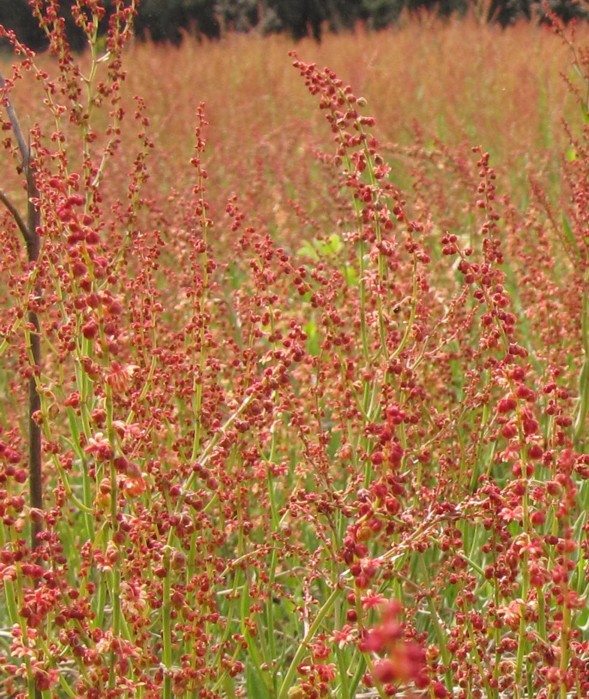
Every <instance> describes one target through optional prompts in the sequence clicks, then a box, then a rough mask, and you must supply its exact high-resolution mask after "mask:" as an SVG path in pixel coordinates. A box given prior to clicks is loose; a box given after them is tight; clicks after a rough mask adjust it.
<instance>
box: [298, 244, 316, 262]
mask: <svg viewBox="0 0 589 699" xmlns="http://www.w3.org/2000/svg"><path fill="white" fill-rule="evenodd" d="M297 255H299V256H301V257H310V258H311V259H312V260H315V261H316V262H317V261H318V260H319V255H318V254H317V251H316V250H315V248H314V247H313V244H312V243H310V242H309V241H308V240H306V241H305V242H304V243H303V245H301V247H300V248H299V249H298V250H297Z"/></svg>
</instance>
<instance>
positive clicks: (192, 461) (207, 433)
mask: <svg viewBox="0 0 589 699" xmlns="http://www.w3.org/2000/svg"><path fill="white" fill-rule="evenodd" d="M31 4H32V6H33V8H34V9H35V12H36V16H37V18H38V20H39V23H40V25H41V27H42V28H43V29H44V30H45V31H46V32H47V36H48V37H49V38H50V53H51V56H52V57H36V56H34V55H33V54H32V52H30V51H29V50H28V49H27V48H26V47H24V46H22V45H21V44H19V42H18V41H17V40H16V38H15V37H14V36H13V35H11V34H10V33H9V32H6V31H4V32H3V35H4V36H6V37H8V38H9V39H10V41H11V42H12V44H13V47H14V49H15V50H16V52H17V53H18V54H19V55H20V59H19V61H18V62H16V63H15V64H14V65H13V66H12V68H11V72H10V73H8V72H6V73H5V76H4V83H3V85H2V94H3V105H4V108H5V116H4V121H3V129H4V132H5V140H4V141H3V145H4V152H5V159H4V162H5V166H4V168H3V172H4V176H3V182H4V184H3V187H2V191H1V192H0V200H1V201H2V204H3V205H4V211H3V213H2V227H1V230H0V243H1V245H2V250H3V255H2V257H1V258H0V259H1V263H0V264H1V270H2V282H1V283H2V293H3V299H4V303H3V305H2V307H1V308H0V327H1V339H2V342H1V344H0V353H1V356H2V373H1V376H2V380H1V383H0V395H1V397H2V410H1V412H0V489H1V490H0V514H1V515H2V520H1V524H0V537H1V538H0V545H1V553H0V573H1V579H2V583H3V590H4V603H3V606H2V607H1V608H0V620H1V621H0V626H1V629H2V635H1V637H0V638H1V645H0V667H1V669H2V677H3V679H2V689H1V690H0V691H1V692H2V693H3V696H7V697H13V696H14V697H43V698H44V699H47V698H49V697H59V698H61V697H88V698H99V697H100V698H102V697H113V698H114V697H131V696H133V697H142V698H145V699H148V698H153V699H156V698H157V699H159V698H161V697H163V698H164V699H169V698H170V697H172V696H177V697H203V698H204V697H208V698H211V699H212V698H213V697H228V698H229V697H239V696H245V697H252V698H254V699H258V698H259V699H270V698H274V697H278V699H303V698H310V699H311V698H318V697H321V696H334V697H341V698H342V699H352V698H353V697H386V696H394V695H396V696H405V697H410V696H412V697H427V698H429V699H434V698H436V697H437V698H441V697H451V696H452V697H457V698H458V697H459V698H461V699H467V698H470V697H473V698H476V697H487V698H488V697H496V698H499V697H517V698H519V699H522V698H523V697H527V698H528V699H531V697H538V698H541V699H548V698H552V699H556V698H557V697H558V698H559V699H564V698H565V697H586V696H589V665H588V663H589V645H588V644H589V637H588V632H587V627H588V621H589V611H588V610H587V602H586V597H587V566H586V560H587V556H588V555H589V551H588V548H587V541H588V539H587V531H588V527H589V524H587V522H586V512H587V509H588V505H589V503H588V492H587V484H586V479H587V477H588V476H589V457H588V456H587V412H588V406H589V380H588V372H589V369H588V367H589V279H588V271H587V253H588V250H587V230H588V220H587V201H588V193H589V185H588V184H587V183H588V182H589V172H588V170H587V168H588V165H587V163H588V162H589V152H588V143H589V142H588V139H587V136H588V131H587V126H586V123H585V122H584V117H586V114H587V104H586V101H585V95H586V92H585V91H586V88H587V85H588V84H589V52H587V51H586V50H584V49H581V48H578V47H577V44H576V43H575V41H574V39H573V38H572V37H571V35H570V34H568V33H567V31H565V29H564V28H563V27H559V26H557V27H556V29H557V32H558V33H559V34H560V35H561V37H562V38H563V39H564V40H565V45H566V44H567V43H568V46H569V48H570V49H571V51H572V52H571V54H570V55H571V60H572V65H573V67H574V68H575V69H576V71H577V73H578V76H580V80H581V81H580V82H579V80H578V77H577V78H575V79H573V78H569V89H570V94H571V95H572V96H573V98H574V99H576V101H577V103H578V104H577V115H578V116H577V118H576V121H575V119H574V116H573V118H571V117H570V116H569V121H568V125H567V126H566V128H565V129H564V131H563V133H564V136H565V141H564V142H563V146H562V158H561V159H560V160H559V161H558V166H556V165H554V164H550V165H547V164H546V162H545V160H543V159H542V158H539V160H538V163H537V167H536V168H535V169H534V168H533V167H531V166H530V167H529V168H528V170H529V172H528V176H527V178H525V180H524V181H521V180H517V181H514V180H513V176H512V173H511V174H510V173H509V172H507V171H506V170H505V169H502V165H501V163H500V162H499V163H498V164H495V162H494V161H493V160H492V158H491V157H490V154H489V152H488V150H486V149H485V148H483V147H481V146H478V145H472V144H471V145H470V146H469V147H466V146H465V145H464V142H462V143H451V144H448V143H445V142H444V141H443V140H442V139H440V138H439V137H438V135H437V134H435V133H434V132H432V131H431V130H428V129H427V128H426V127H424V126H419V125H415V126H413V127H412V129H411V134H412V141H411V142H410V143H408V142H405V143H400V142H399V143H390V142H381V141H380V140H379V138H378V134H379V132H378V130H377V125H376V123H375V120H374V118H373V117H371V116H367V115H366V113H365V110H366V100H365V99H364V98H361V97H357V96H356V95H355V93H354V91H353V89H352V88H351V87H350V86H348V85H346V84H345V83H344V82H342V81H341V80H340V79H339V78H338V77H337V76H336V74H335V73H334V72H333V71H332V70H330V69H327V68H324V69H320V68H318V67H317V65H315V64H314V63H306V62H305V61H303V60H302V59H300V58H299V57H298V56H297V55H296V54H293V55H292V60H293V63H294V66H295V68H296V70H297V71H298V73H299V74H300V76H301V78H302V81H303V82H304V84H305V85H306V86H307V88H308V91H309V92H310V93H311V95H312V97H313V99H314V100H315V102H316V105H317V107H319V109H320V111H321V112H322V113H323V114H324V116H325V117H326V119H327V123H328V127H329V129H330V130H331V135H332V137H333V143H332V145H331V146H328V147H325V148H322V149H321V148H318V149H317V153H316V154H315V155H316V156H317V157H316V159H315V160H314V161H313V162H312V163H310V164H309V165H308V169H307V170H305V171H304V172H303V173H302V174H300V180H298V181H295V180H292V179H291V178H292V177H293V176H294V174H296V172H297V170H298V171H300V169H301V168H305V167H307V166H306V165H304V164H297V165H296V166H295V167H294V168H293V167H292V164H291V163H290V162H287V161H286V159H285V160H281V159H280V157H275V155H276V153H278V156H280V155H281V154H282V153H281V151H280V148H279V146H280V147H282V146H284V149H285V152H286V151H289V149H291V148H292V147H293V144H295V145H296V144H297V142H298V140H299V138H301V139H302V138H303V137H302V136H300V134H296V133H295V134H294V135H293V134H289V133H286V134H283V133H280V132H279V131H278V132H276V131H275V132H273V136H274V137H275V138H276V139H277V142H278V143H279V146H276V145H275V142H274V141H273V138H272V134H271V135H270V136H267V137H266V138H265V139H263V140H262V141H261V142H260V149H261V150H260V153H264V152H265V153H267V159H264V157H263V156H262V155H260V156H259V158H257V159H256V160H255V162H254V161H252V162H245V163H244V159H243V158H242V157H241V158H237V159H236V160H235V161H234V162H231V161H225V160H224V159H225V158H229V156H230V153H229V151H228V150H227V149H226V150H223V149H222V146H218V150H217V151H215V148H216V145H215V144H214V143H212V144H207V133H208V127H209V125H208V124H207V115H206V114H207V113H206V110H205V107H204V106H203V105H200V106H198V107H197V108H196V112H195V114H194V131H193V151H192V154H191V155H189V156H187V157H186V163H182V162H179V161H178V157H177V155H178V154H177V153H175V154H174V155H173V156H172V155H171V153H170V151H169V150H166V148H162V147H161V145H159V144H158V142H157V139H156V138H155V135H156V133H159V135H160V136H161V137H162V138H165V137H166V133H164V132H165V131H166V130H167V128H164V127H159V128H156V127H155V126H153V118H152V116H150V111H151V109H153V105H154V103H156V102H157V99H158V98H159V94H158V92H159V90H161V91H162V93H163V95H164V96H165V97H167V98H169V95H167V93H166V78H167V76H162V75H153V74H151V75H150V76H149V78H150V81H151V83H152V85H151V90H150V93H149V94H144V95H143V96H130V94H129V93H128V91H127V89H126V86H127V81H126V73H125V71H124V69H123V64H124V60H127V58H128V59H129V61H130V62H131V63H132V62H133V52H131V53H130V54H129V55H128V56H127V54H125V52H124V47H125V44H126V42H127V41H128V40H129V38H130V34H131V26H132V18H133V13H134V9H135V8H134V4H133V3H131V4H124V3H123V2H118V3H116V7H115V11H114V14H113V15H112V16H111V18H110V19H109V24H108V33H107V35H106V38H105V39H102V38H99V28H100V26H101V22H103V21H104V19H105V18H104V9H103V6H102V5H101V3H99V2H97V1H96V0H78V2H77V3H76V4H75V14H76V20H77V22H78V24H79V26H80V27H81V28H82V29H83V31H84V32H85V34H86V36H87V38H88V45H89V50H88V52H87V53H86V54H84V55H83V56H81V57H75V56H73V55H72V53H71V52H70V49H69V47H68V44H67V41H66V38H65V34H64V28H63V23H62V20H60V18H59V12H58V5H57V2H55V0H52V1H50V2H40V1H37V0H35V1H34V2H32V3H31ZM455 26H456V25H454V27H455ZM465 26H467V25H465ZM439 31H440V32H442V31H443V30H442V28H439ZM470 31H472V28H471V30H470ZM476 31H480V32H483V31H484V30H483V29H481V28H480V27H479V28H477V29H476ZM518 31H519V30H518ZM528 31H530V32H533V31H536V30H533V29H528ZM443 36H445V35H443ZM357 39H358V41H360V40H365V37H357ZM354 40H356V39H353V38H350V37H348V38H346V39H345V41H346V42H349V43H350V44H351V42H352V41H354ZM243 46H244V45H243V44H240V45H239V51H246V50H247V49H245V48H243ZM138 50H140V49H138ZM152 50H153V51H160V50H161V49H152V48H150V51H152ZM211 50H213V49H211ZM162 51H163V50H162ZM301 53H302V52H301ZM162 55H163V54H162ZM236 55H238V56H239V54H236ZM285 60H286V59H285ZM133 65H134V68H135V70H136V71H139V70H140V69H141V66H140V64H139V63H138V62H136V63H135V64H133ZM169 77H170V80H172V79H173V75H172V74H170V76H169ZM131 78H133V74H131V75H130V76H129V79H130V80H131ZM133 79H135V80H136V77H135V78H133ZM25 87H26V90H25V89H24V88H25ZM27 100H29V101H27ZM19 104H21V105H22V104H26V105H27V107H26V109H28V110H33V113H34V114H35V116H34V117H33V119H32V123H30V117H29V116H28V114H27V119H26V120H25V118H23V112H22V111H21V109H20V108H19ZM571 113H572V114H573V115H574V114H575V113H574V112H571ZM579 117H581V118H579ZM26 121H28V122H29V123H26ZM164 124H165V122H164ZM25 128H26V131H25ZM211 128H214V125H212V126H211ZM242 136H243V134H238V139H241V138H242ZM234 138H236V137H235V135H234ZM235 143H236V144H239V140H236V141H235ZM245 147H246V146H245V144H244V148H245ZM297 147H299V146H297ZM302 148H303V149H304V151H305V156H311V155H312V151H313V146H312V145H311V144H310V143H309V142H306V141H304V142H303V144H302ZM264 149H266V150H264ZM273 149H276V150H275V151H273ZM180 150H181V149H180ZM289 152H290V153H291V155H292V151H289ZM215 154H216V155H215ZM403 163H404V164H405V165H406V167H405V169H404V171H403V172H400V169H401V168H400V164H403ZM248 167H251V173H250V175H249V178H248V174H247V168H248ZM10 169H11V171H10V172H9V170H10ZM209 171H210V176H209ZM267 171H269V172H270V177H268V176H267ZM398 171H399V172H398ZM235 173H237V174H238V176H240V177H241V176H243V192H242V193H241V194H240V193H238V194H230V193H224V192H221V193H220V192H218V191H216V188H218V187H219V185H220V184H222V180H223V178H225V180H226V181H231V182H233V180H232V176H233V175H234V174H235ZM555 173H558V177H559V179H558V181H557V182H555V179H554V175H555ZM278 176H282V179H280V177H278ZM23 177H24V179H25V182H24V184H23V183H22V182H21V180H22V178H23ZM398 180H403V182H404V186H403V187H400V186H399V182H398ZM271 181H272V184H271V183H270V182H271ZM510 183H511V184H513V185H514V191H513V192H512V193H510V191H509V184H510ZM212 184H214V185H215V187H212ZM297 187H298V188H299V190H300V191H305V192H308V193H309V196H310V195H311V192H313V196H314V199H313V200H312V201H308V202H306V201H305V200H304V199H297V198H296V196H294V194H293V191H294V190H296V188H297ZM211 190H214V191H211ZM522 193H523V194H522ZM27 207H28V214H26V215H23V213H21V212H22V211H24V210H25V209H26V208H27ZM297 227H298V228H297ZM300 231H303V233H304V235H301V234H300ZM23 237H24V241H25V243H26V244H27V245H23V244H22V238H23ZM36 241H38V243H39V248H38V251H36V252H35V254H31V245H32V244H33V245H34V244H36ZM27 246H28V249H27ZM37 253H38V254H37ZM35 348H37V349H35ZM41 350H42V351H41ZM36 401H38V403H36ZM31 412H32V416H31V420H29V413H31ZM37 430H38V431H39V435H40V437H41V445H42V463H41V464H39V463H36V462H35V449H36V448H37V447H35V445H37V444H39V442H37V441H36V431H37ZM39 466H42V483H43V492H42V499H41V497H40V495H41V494H40V493H39V492H38V490H36V489H35V487H34V486H35V480H34V479H35V474H38V473H39ZM29 485H30V486H31V489H29Z"/></svg>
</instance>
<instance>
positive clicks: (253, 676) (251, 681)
mask: <svg viewBox="0 0 589 699" xmlns="http://www.w3.org/2000/svg"><path fill="white" fill-rule="evenodd" d="M245 686H246V689H247V696H248V697H251V699H272V697H271V696H270V692H269V691H268V688H267V687H266V685H265V684H264V680H263V679H262V674H261V673H260V671H259V670H258V668H257V667H256V666H255V665H253V664H252V663H250V662H247V663H246V665H245Z"/></svg>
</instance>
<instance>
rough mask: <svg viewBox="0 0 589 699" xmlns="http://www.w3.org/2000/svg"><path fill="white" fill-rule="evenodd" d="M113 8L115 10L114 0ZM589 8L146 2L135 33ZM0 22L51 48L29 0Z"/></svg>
mask: <svg viewBox="0 0 589 699" xmlns="http://www.w3.org/2000/svg"><path fill="white" fill-rule="evenodd" d="M74 2H75V0H61V2H60V6H61V12H62V14H63V17H64V18H65V21H66V25H67V27H68V33H69V35H70V41H71V45H72V46H73V47H74V48H75V49H82V48H83V47H84V38H83V36H82V35H81V32H80V31H79V30H78V29H77V27H76V26H75V25H74V22H73V21H72V18H71V12H70V7H71V5H72V4H73V3H74ZM106 5H107V8H109V7H110V8H112V6H113V5H114V0H107V2H106ZM588 8H589V5H588V4H587V2H586V0H585V1H583V0H580V1H579V0H549V2H546V1H545V0H166V1H165V2H162V0H142V2H141V3H140V7H139V13H138V15H137V20H136V25H135V31H136V33H137V36H138V37H139V38H141V39H146V40H147V39H151V40H153V41H156V42H162V41H163V42H171V43H173V44H179V43H181V41H182V38H183V37H184V36H187V35H191V36H197V37H200V38H208V39H217V38H220V37H221V36H222V35H224V34H226V33H228V32H242V33H246V32H257V33H259V34H275V33H287V34H290V35H291V36H292V37H293V38H294V39H302V38H303V37H305V36H313V37H314V38H315V39H317V40H318V41H320V39H321V36H322V35H323V34H324V33H325V32H335V33H339V32H344V31H350V30H353V29H355V28H358V27H363V28H366V29H370V30H380V29H385V28H387V27H389V26H392V25H395V24H397V23H399V22H400V21H401V20H402V18H403V17H405V16H407V15H412V14H413V15H415V14H427V15H432V14H433V15H438V16H441V17H450V16H452V15H465V14H467V13H469V12H470V13H472V14H474V15H475V17H476V18H477V19H478V20H479V21H480V22H482V23H497V24H500V25H501V26H503V27H507V26H509V25H511V24H514V23H516V22H518V21H521V20H528V21H536V22H543V21H545V20H546V17H547V13H549V12H554V13H555V14H556V15H558V16H559V17H561V18H562V19H563V20H564V21H567V22H568V21H570V20H571V19H573V18H582V19H587V18H589V10H588ZM0 24H2V25H4V26H5V27H6V28H7V29H12V30H13V31H14V32H15V33H16V35H17V37H18V39H19V40H20V41H22V42H24V43H26V44H27V45H28V46H30V47H31V48H33V49H35V50H42V49H43V48H44V47H45V45H46V38H45V36H44V35H43V33H42V32H41V31H40V30H39V28H38V26H37V23H36V21H35V20H34V19H33V16H32V12H31V9H30V7H29V2H28V0H0ZM0 46H1V44H0Z"/></svg>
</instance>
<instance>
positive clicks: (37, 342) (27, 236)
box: [0, 75, 43, 550]
mask: <svg viewBox="0 0 589 699" xmlns="http://www.w3.org/2000/svg"><path fill="white" fill-rule="evenodd" d="M5 88H6V82H5V80H4V78H3V77H2V75H0V90H5ZM3 99H4V106H5V107H6V112H7V114H8V118H9V120H10V124H11V125H12V130H13V131H14V135H15V138H16V141H17V143H18V149H19V151H20V155H21V158H22V167H23V172H24V173H25V177H26V184H27V201H28V204H27V220H26V223H25V221H24V220H23V218H22V217H21V216H20V214H19V213H18V211H17V209H16V208H15V207H14V206H13V205H12V203H11V202H10V200H9V199H8V198H7V197H6V195H4V194H1V196H0V201H1V202H2V203H3V204H4V205H5V206H6V208H7V209H8V211H10V213H11V214H12V216H13V218H14V220H15V222H16V224H17V226H18V227H19V229H20V231H21V233H22V235H23V238H24V240H25V244H26V247H27V258H28V261H29V264H31V265H33V264H35V263H36V262H37V260H38V259H39V252H40V250H41V240H40V237H39V233H38V230H37V229H38V228H39V225H40V223H41V221H40V214H39V210H38V208H37V206H36V202H37V201H38V199H39V190H38V188H37V183H36V180H35V171H34V167H33V164H32V162H31V160H32V158H31V148H30V145H28V144H27V141H26V139H25V137H24V135H23V131H22V129H21V127H20V123H19V121H18V117H17V115H16V112H15V110H14V107H13V106H12V103H11V102H10V99H9V98H8V95H7V94H6V92H5V93H4V97H3ZM41 291H42V289H41V283H40V282H36V283H35V288H34V291H33V293H34V295H35V297H36V298H37V299H38V298H39V297H40V296H41ZM28 321H29V324H30V326H31V327H32V329H33V331H32V333H31V335H30V338H31V346H30V353H31V358H32V364H33V367H32V368H33V373H32V375H31V377H30V379H29V405H28V421H29V499H30V503H29V504H30V506H31V508H35V509H37V510H39V511H42V510H43V462H42V444H41V428H40V426H39V425H38V424H37V422H36V421H35V419H34V417H35V413H37V412H38V411H39V410H40V409H41V399H40V396H39V392H38V391H37V383H36V376H37V375H38V374H39V373H40V371H41V336H40V323H39V316H38V315H37V313H36V311H34V310H29V313H28ZM41 529H42V526H41V522H40V518H39V517H32V518H31V547H32V549H33V550H35V549H36V548H37V547H38V546H39V543H40V542H39V540H38V535H39V533H40V532H41Z"/></svg>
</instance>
